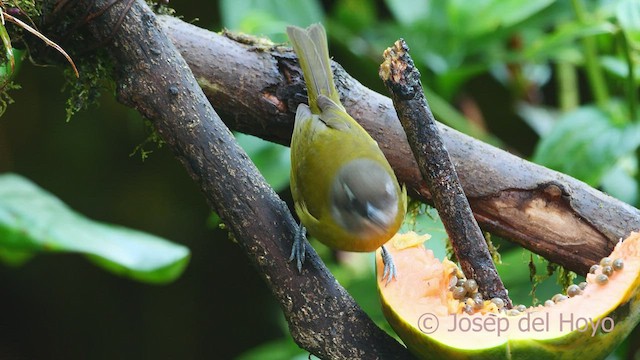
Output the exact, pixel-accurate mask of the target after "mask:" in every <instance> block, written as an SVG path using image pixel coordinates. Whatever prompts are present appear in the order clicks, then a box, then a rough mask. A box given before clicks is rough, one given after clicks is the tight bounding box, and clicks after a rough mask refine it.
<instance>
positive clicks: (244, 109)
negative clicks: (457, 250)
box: [161, 16, 640, 273]
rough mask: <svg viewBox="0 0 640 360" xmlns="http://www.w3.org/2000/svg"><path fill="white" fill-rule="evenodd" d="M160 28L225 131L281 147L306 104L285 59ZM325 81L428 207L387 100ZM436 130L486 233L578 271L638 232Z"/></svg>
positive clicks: (515, 161)
mask: <svg viewBox="0 0 640 360" xmlns="http://www.w3.org/2000/svg"><path fill="white" fill-rule="evenodd" d="M161 24H162V26H163V27H164V28H165V30H166V32H167V34H169V36H170V37H171V39H172V40H173V42H174V44H175V45H176V46H177V47H178V49H179V50H180V52H181V53H182V55H183V57H184V58H185V60H186V61H187V63H188V64H189V66H190V67H191V69H192V71H193V73H194V75H195V76H196V78H197V79H198V82H199V83H200V85H201V86H202V87H203V89H204V91H205V93H206V95H207V98H208V99H209V101H210V102H211V103H212V104H213V106H214V107H215V108H216V109H217V110H218V112H219V113H220V114H221V115H222V118H223V119H224V120H225V121H226V123H227V125H229V126H230V127H231V128H232V129H235V130H239V131H241V132H245V133H249V134H253V135H256V136H259V137H262V138H264V139H267V140H271V141H275V142H278V143H281V144H288V143H289V141H290V136H291V129H292V126H293V117H294V113H295V109H296V106H297V104H298V103H299V102H301V101H303V100H304V96H305V95H304V94H305V93H304V85H303V82H302V76H301V73H300V70H299V68H298V67H297V65H296V61H295V56H294V55H293V53H292V52H291V51H289V50H288V49H285V48H283V47H275V48H272V49H265V48H261V47H259V46H253V45H247V44H243V43H240V42H237V41H234V40H231V39H229V38H227V37H225V36H222V35H218V34H216V33H213V32H210V31H207V30H204V29H201V28H198V27H196V26H193V25H190V24H187V23H185V22H183V21H181V20H178V19H175V18H172V17H166V16H163V17H161ZM334 75H335V78H336V85H337V87H338V91H339V92H340V94H341V99H342V102H343V104H344V105H345V107H346V108H347V111H348V112H349V113H350V114H351V115H352V116H353V117H354V118H355V119H356V120H357V121H359V122H360V123H361V124H362V125H363V127H364V128H365V129H366V130H367V131H369V133H370V134H371V135H372V136H373V137H374V138H375V139H376V140H377V141H378V143H379V144H380V147H381V148H382V150H383V152H384V153H385V155H386V156H387V158H388V159H389V162H390V163H391V165H392V167H393V168H394V170H395V171H396V174H397V175H398V178H399V180H400V181H401V182H404V183H406V184H407V186H408V187H409V188H410V189H411V190H412V191H413V192H414V194H416V195H417V196H418V197H420V198H422V199H429V198H430V195H429V192H428V190H427V189H426V186H425V184H424V182H423V181H422V180H421V175H420V172H419V171H418V167H417V164H416V162H415V159H414V158H413V156H412V154H411V150H410V148H409V145H408V143H407V139H406V136H405V134H404V131H403V130H402V127H401V125H400V122H399V121H398V118H397V116H396V114H395V111H394V108H393V105H392V102H391V99H389V98H387V97H384V96H382V95H380V94H378V93H375V92H373V91H371V90H369V89H367V88H366V87H364V86H362V84H360V83H358V82H357V81H356V80H354V79H353V78H352V77H351V76H349V75H348V74H347V73H346V72H345V71H344V70H343V69H342V68H341V67H340V66H339V65H337V64H334ZM439 130H440V133H441V134H442V137H443V140H444V143H445V146H446V148H447V149H448V150H449V153H450V155H451V158H452V160H453V162H454V165H455V167H456V169H457V172H458V175H459V177H460V181H461V183H462V186H463V188H464V191H465V193H466V195H467V197H468V199H469V202H470V204H471V207H472V209H473V212H474V215H475V217H476V219H477V220H478V223H479V224H480V226H481V227H482V228H483V229H485V230H488V231H492V232H494V233H495V234H497V235H501V236H504V237H507V238H510V239H512V240H514V241H515V242H517V243H519V244H521V245H523V246H525V247H526V248H529V249H531V250H532V251H534V252H536V253H538V254H540V255H542V256H544V257H546V258H547V259H550V260H552V261H554V262H556V263H559V264H561V265H564V266H566V267H568V268H569V269H571V270H574V271H577V272H580V273H585V272H586V271H587V270H588V268H589V267H590V265H591V264H593V263H594V262H597V261H599V259H600V258H602V257H603V256H606V254H608V253H610V252H611V250H612V249H613V246H614V244H615V243H616V242H617V241H618V240H619V239H620V238H625V237H626V236H627V235H628V234H629V232H630V231H632V230H638V229H640V212H639V211H638V210H637V209H636V208H634V207H632V206H629V205H627V204H625V203H623V202H621V201H618V200H616V199H614V198H612V197H609V196H607V195H606V194H603V193H601V192H599V191H597V190H595V189H593V188H591V187H589V186H588V185H586V184H584V183H582V182H580V181H578V180H576V179H574V178H571V177H569V176H566V175H563V174H560V173H558V172H555V171H552V170H549V169H546V168H544V167H541V166H538V165H535V164H532V163H530V162H527V161H524V160H522V159H520V158H518V157H516V156H513V155H511V154H509V153H507V152H505V151H502V150H500V149H497V148H495V147H493V146H490V145H487V144H485V143H482V142H480V141H477V140H475V139H472V138H470V137H468V136H466V135H463V134H461V133H459V132H457V131H455V130H453V129H451V128H449V127H447V126H444V125H441V124H440V126H439Z"/></svg>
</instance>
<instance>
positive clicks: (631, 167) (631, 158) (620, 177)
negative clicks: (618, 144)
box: [602, 154, 638, 205]
mask: <svg viewBox="0 0 640 360" xmlns="http://www.w3.org/2000/svg"><path fill="white" fill-rule="evenodd" d="M637 174H638V158H637V157H636V156H635V154H630V155H628V156H624V157H622V158H621V159H620V161H618V162H617V163H616V165H615V166H614V167H613V169H611V170H610V171H609V172H607V174H606V175H605V176H604V177H603V178H602V189H603V190H604V191H606V192H607V193H608V194H609V195H611V196H613V197H615V198H618V199H620V200H622V201H624V202H626V203H627V204H631V205H636V204H637V203H638V183H637V182H636V175H637Z"/></svg>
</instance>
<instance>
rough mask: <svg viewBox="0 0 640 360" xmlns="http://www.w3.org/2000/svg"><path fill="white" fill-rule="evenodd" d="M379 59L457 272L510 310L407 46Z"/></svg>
mask: <svg viewBox="0 0 640 360" xmlns="http://www.w3.org/2000/svg"><path fill="white" fill-rule="evenodd" d="M383 58H384V61H383V62H382V65H380V72H379V75H380V78H381V79H382V81H383V82H384V84H385V86H386V87H387V89H388V90H389V92H390V93H391V98H392V99H393V106H394V107H395V108H396V112H397V113H398V117H399V118H400V123H401V124H402V127H403V128H404V130H405V133H406V134H407V139H408V141H409V145H410V146H411V150H412V151H413V155H414V157H415V159H416V161H417V163H418V167H419V168H420V173H421V174H422V177H423V178H424V179H425V181H426V183H427V187H428V189H429V191H430V193H431V195H432V197H433V202H434V204H435V207H436V209H437V210H438V215H440V219H442V224H443V225H444V228H445V230H446V231H447V235H449V239H451V245H452V246H453V250H454V252H455V254H456V257H457V258H458V262H459V263H460V267H462V271H463V272H464V274H465V275H466V277H467V279H475V280H476V281H477V282H478V290H479V291H480V292H481V293H482V295H484V297H485V299H492V298H496V297H497V298H500V299H502V300H503V301H504V304H505V305H506V307H507V309H510V308H511V306H512V304H511V299H509V296H508V295H507V290H506V289H505V287H504V284H503V283H502V280H501V279H500V276H499V275H498V270H497V269H496V266H495V264H494V263H493V259H492V257H491V253H490V252H489V248H488V246H487V243H486V241H485V239H484V236H483V235H482V231H480V227H478V223H477V222H476V220H475V219H474V217H473V213H472V212H471V206H469V202H468V201H467V198H466V197H465V194H464V191H463V189H462V186H461V185H460V180H459V179H458V174H457V173H456V169H455V168H454V166H453V163H452V162H451V159H450V157H449V152H448V151H447V149H446V148H445V146H444V143H443V141H442V138H441V137H440V132H439V131H438V126H437V125H436V122H435V119H434V118H433V114H431V108H429V105H428V104H427V99H426V98H425V95H424V91H423V90H422V82H421V81H420V72H418V69H417V68H416V67H415V65H414V63H413V59H412V58H411V56H410V55H409V47H408V46H407V44H406V43H405V42H404V40H403V39H400V40H398V41H396V42H395V43H394V44H393V46H391V47H389V48H387V49H386V50H385V51H384V54H383Z"/></svg>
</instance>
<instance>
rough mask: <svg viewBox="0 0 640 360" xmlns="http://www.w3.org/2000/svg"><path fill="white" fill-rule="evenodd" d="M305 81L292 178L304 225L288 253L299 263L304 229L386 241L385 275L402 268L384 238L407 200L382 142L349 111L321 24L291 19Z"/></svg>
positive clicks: (349, 241) (322, 235)
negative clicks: (296, 22)
mask: <svg viewBox="0 0 640 360" xmlns="http://www.w3.org/2000/svg"><path fill="white" fill-rule="evenodd" d="M287 35H288V37H289V40H290V42H291V44H292V46H293V49H294V52H295V53H296V55H297V57H298V62H299V65H300V68H301V69H302V73H303V77H304V80H305V84H306V87H307V94H308V105H307V104H304V103H301V104H299V105H298V108H297V110H296V115H295V123H294V129H293V133H292V136H291V174H290V184H291V185H290V186H291V194H292V198H293V203H294V208H295V211H296V213H297V215H298V217H299V219H300V222H301V224H300V226H299V227H298V230H297V232H296V234H295V236H294V243H293V246H292V250H291V256H290V259H289V260H290V261H294V260H295V262H296V265H297V268H298V271H301V269H302V264H303V262H304V257H305V240H306V232H307V231H308V232H309V234H310V235H311V236H313V237H315V238H316V239H317V240H319V241H320V242H321V243H323V244H325V245H327V246H329V247H330V248H333V249H337V250H343V251H354V252H369V251H374V250H376V249H378V248H381V251H382V257H383V262H384V270H383V280H384V279H387V282H389V281H390V280H391V279H393V278H395V277H396V276H397V271H396V268H395V266H394V264H393V259H392V258H391V255H390V254H389V253H388V251H387V250H386V249H385V247H384V246H383V245H384V244H385V243H386V242H387V241H388V240H389V239H390V238H391V237H392V236H393V235H395V234H396V233H397V232H398V230H399V228H400V226H401V224H402V221H403V219H404V216H405V213H406V208H407V194H406V188H405V187H404V186H402V187H401V186H400V184H399V183H398V180H397V178H396V176H395V173H394V172H393V170H392V168H391V166H390V165H389V162H388V161H387V159H386V158H385V156H384V154H383V153H382V151H381V150H380V147H379V146H378V143H377V142H376V141H375V140H374V139H373V138H372V137H371V136H370V135H369V134H368V133H367V132H366V130H364V129H363V128H362V126H360V124H358V122H356V121H355V120H354V119H353V118H352V117H351V116H350V115H349V114H348V113H347V111H346V109H345V107H344V106H343V105H342V103H341V101H340V96H339V94H338V91H337V89H336V87H335V84H334V79H333V73H332V71H331V60H330V58H329V50H328V45H327V35H326V32H325V29H324V27H323V26H322V24H320V23H317V24H312V25H311V26H309V27H307V28H306V29H303V28H300V27H297V26H288V27H287Z"/></svg>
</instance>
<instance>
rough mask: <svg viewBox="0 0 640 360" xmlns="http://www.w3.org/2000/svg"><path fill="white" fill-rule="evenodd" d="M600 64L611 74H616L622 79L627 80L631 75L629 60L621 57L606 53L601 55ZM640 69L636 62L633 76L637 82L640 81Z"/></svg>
mask: <svg viewBox="0 0 640 360" xmlns="http://www.w3.org/2000/svg"><path fill="white" fill-rule="evenodd" d="M600 65H601V66H602V68H603V69H604V70H606V71H607V72H608V73H609V74H611V75H614V76H615V77H617V78H618V79H620V80H626V79H627V78H628V77H629V66H628V65H627V62H626V61H625V60H623V59H621V58H618V57H615V56H610V55H605V56H601V57H600ZM638 70H640V69H639V68H638V66H636V64H634V72H633V77H634V79H633V80H634V81H635V82H636V84H638V83H640V72H639V71H638Z"/></svg>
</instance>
